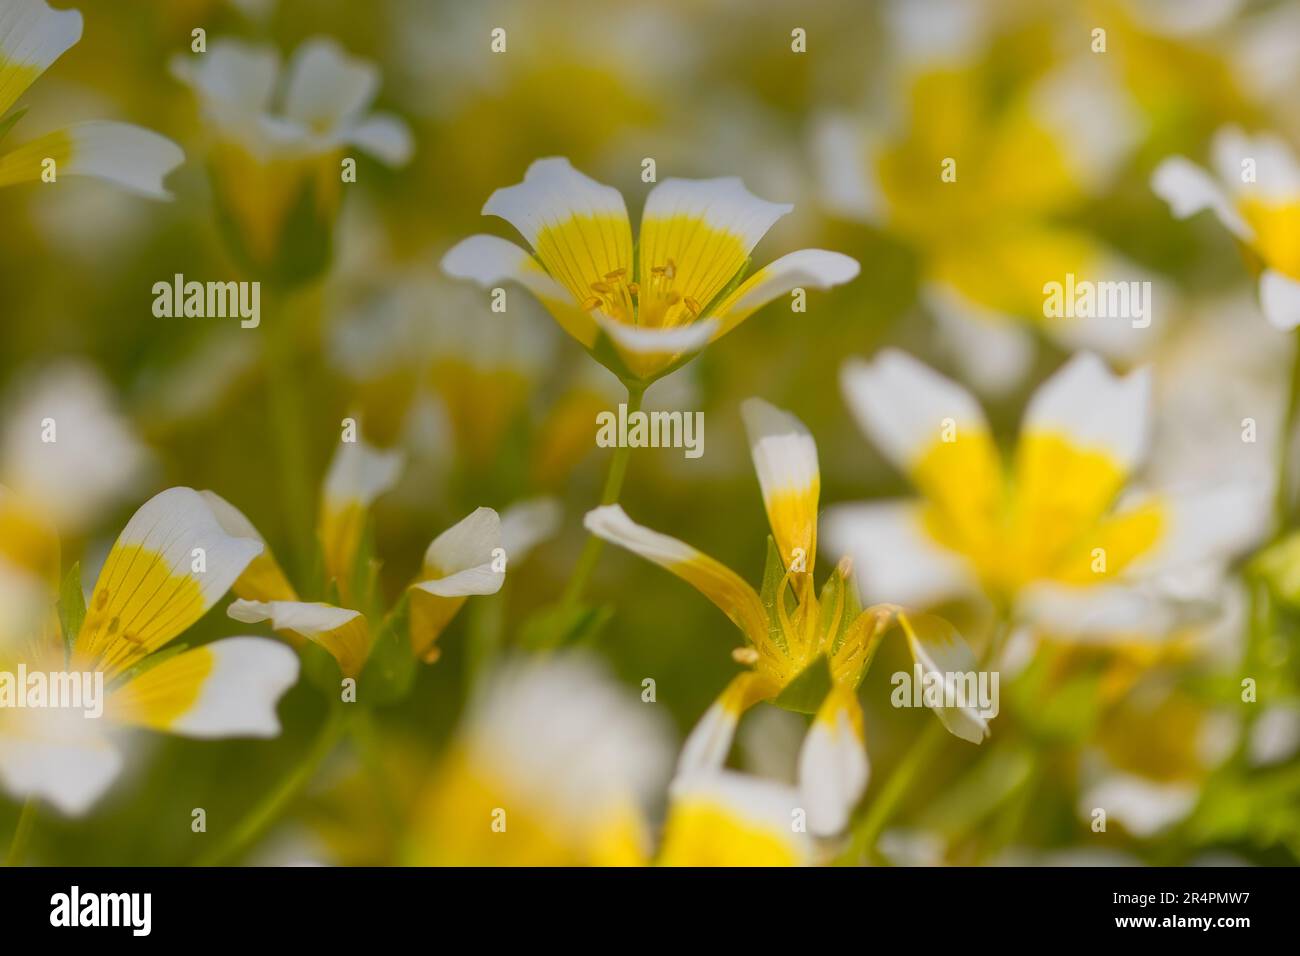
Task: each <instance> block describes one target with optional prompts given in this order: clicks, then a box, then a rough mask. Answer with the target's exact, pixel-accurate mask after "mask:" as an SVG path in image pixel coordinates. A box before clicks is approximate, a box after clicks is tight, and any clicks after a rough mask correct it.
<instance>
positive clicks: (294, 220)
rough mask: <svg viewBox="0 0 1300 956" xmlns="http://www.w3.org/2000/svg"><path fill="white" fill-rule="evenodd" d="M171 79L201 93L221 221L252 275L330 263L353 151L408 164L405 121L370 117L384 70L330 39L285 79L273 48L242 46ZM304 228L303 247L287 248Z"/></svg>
mask: <svg viewBox="0 0 1300 956" xmlns="http://www.w3.org/2000/svg"><path fill="white" fill-rule="evenodd" d="M172 72H173V73H174V74H175V76H176V77H177V78H178V79H180V80H181V81H182V82H184V83H186V84H188V85H189V86H190V87H191V88H192V89H193V90H194V92H195V95H196V96H197V97H198V99H199V102H200V104H201V106H202V110H203V115H204V117H205V119H206V120H207V122H208V123H209V124H210V128H211V133H212V139H213V143H212V147H211V161H210V166H211V169H212V175H213V182H214V185H215V187H216V198H217V202H218V204H219V208H220V214H221V219H222V223H223V225H225V226H226V227H227V232H228V234H229V235H230V237H231V238H232V240H233V241H234V242H235V247H236V249H237V250H238V251H239V252H240V253H241V254H242V255H243V256H244V257H245V258H246V260H247V261H248V262H249V264H251V265H253V266H255V267H258V268H261V269H272V270H277V271H279V272H281V273H283V274H285V275H287V276H289V277H293V278H301V277H304V276H309V275H312V274H314V273H315V272H316V271H319V269H320V268H321V267H322V265H323V263H325V262H327V261H328V258H329V254H330V249H331V236H330V233H331V227H332V225H333V223H334V219H335V216H336V215H337V212H338V205H339V200H340V197H341V183H342V176H341V170H340V161H341V159H342V158H343V156H344V154H345V151H346V150H347V149H348V148H350V147H355V148H356V149H359V150H361V151H362V152H365V153H368V154H369V155H371V156H374V157H375V158H376V159H378V160H380V161H381V162H383V163H385V164H387V165H390V166H401V165H404V164H405V163H406V162H407V161H408V160H409V159H410V157H411V153H412V149H413V146H412V142H411V134H410V131H409V130H408V129H407V127H406V125H405V123H403V122H402V121H401V120H400V119H398V118H397V117H395V116H392V115H390V114H387V113H372V112H370V107H371V104H372V103H373V102H374V99H375V96H376V94H377V92H378V88H379V71H378V69H377V68H376V67H375V66H374V64H372V63H369V62H367V61H364V60H360V59H357V58H355V57H352V56H349V55H348V54H347V53H346V52H345V51H344V50H343V48H342V47H341V46H340V45H339V44H338V43H337V42H336V41H335V40H333V39H331V38H328V37H313V38H310V39H308V40H306V41H304V42H303V44H302V45H301V46H299V47H298V49H297V50H296V51H295V52H294V54H293V57H292V58H291V59H290V61H289V64H288V66H287V68H286V69H285V70H284V71H283V74H282V72H281V69H280V60H279V56H278V54H277V53H276V51H275V50H273V49H271V48H269V47H262V46H253V45H249V44H245V43H242V42H240V41H237V40H218V41H214V42H213V43H212V44H211V45H210V47H209V49H208V51H207V52H206V53H204V54H202V55H200V56H197V57H194V58H177V59H176V60H174V61H173V63H172ZM277 90H281V91H282V94H281V95H279V96H277ZM299 226H301V227H303V228H302V231H301V232H295V236H296V241H295V242H291V243H290V242H286V231H287V230H290V229H296V228H298V227H299ZM286 246H292V247H294V248H286Z"/></svg>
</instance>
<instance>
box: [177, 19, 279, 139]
mask: <svg viewBox="0 0 1300 956" xmlns="http://www.w3.org/2000/svg"><path fill="white" fill-rule="evenodd" d="M171 72H172V75H173V76H175V77H176V78H177V79H179V80H180V81H181V82H183V83H185V84H187V85H188V86H189V87H190V88H191V89H193V90H194V92H195V93H196V94H197V95H198V97H199V99H200V100H201V101H202V102H203V105H204V107H205V109H206V110H207V111H208V112H209V113H210V114H211V115H212V116H213V118H214V119H217V120H219V121H220V122H222V123H224V124H228V125H229V126H235V125H238V124H240V123H247V122H250V121H252V120H253V119H254V118H256V117H257V116H259V115H261V114H263V113H266V112H267V111H268V110H269V109H270V107H271V94H272V93H273V92H274V91H275V81H276V78H277V77H278V76H279V73H280V58H279V56H278V55H277V54H276V52H275V50H274V49H272V48H271V47H262V46H252V45H250V44H247V43H243V42H241V41H239V40H224V39H219V40H214V41H212V43H210V44H209V46H208V52H207V53H202V54H199V55H197V56H194V57H176V58H175V59H173V60H172V62H171Z"/></svg>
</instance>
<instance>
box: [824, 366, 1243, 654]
mask: <svg viewBox="0 0 1300 956" xmlns="http://www.w3.org/2000/svg"><path fill="white" fill-rule="evenodd" d="M842 383H843V387H844V391H845V396H846V401H847V402H848V405H849V407H850V410H851V411H852V412H853V414H854V415H855V417H856V418H857V420H858V423H859V425H860V426H861V427H862V429H863V430H864V431H865V432H866V434H867V435H868V436H869V437H870V438H871V439H872V440H873V441H874V442H875V444H876V446H877V447H878V448H879V449H880V450H881V452H882V453H883V454H884V455H885V456H886V457H887V458H888V459H889V460H890V461H891V462H892V463H893V464H894V465H896V466H897V467H898V468H900V469H901V470H902V471H904V472H905V473H906V474H907V475H908V477H910V478H911V480H912V482H913V483H914V484H915V485H916V487H917V488H918V489H919V490H920V492H921V496H922V497H921V499H920V500H919V501H887V502H871V503H863V504H851V505H840V506H836V507H835V508H832V509H831V512H830V514H829V515H828V516H827V527H828V531H827V537H828V540H829V541H830V542H831V543H832V545H833V547H834V548H835V549H836V551H837V552H847V553H849V554H851V555H852V556H853V559H854V562H855V564H856V566H857V567H858V569H859V570H860V571H861V572H862V573H861V576H860V578H859V581H860V583H861V585H862V589H863V598H864V600H870V599H873V598H874V596H876V595H880V594H889V595H891V596H895V597H896V599H897V600H902V601H908V602H915V603H917V604H923V605H924V604H929V603H933V602H936V601H940V600H944V599H947V598H951V597H957V596H961V595H963V594H969V593H972V592H974V593H978V592H983V593H984V594H986V595H988V596H989V597H990V598H992V600H993V601H994V602H995V604H997V605H998V606H999V607H1001V608H1004V609H1013V608H1014V609H1015V610H1018V611H1019V612H1021V613H1024V614H1026V615H1027V616H1029V617H1032V618H1036V619H1038V620H1039V621H1040V622H1041V623H1042V624H1043V625H1044V626H1046V627H1048V628H1049V629H1050V630H1053V631H1056V632H1057V633H1064V634H1072V635H1076V636H1082V635H1086V634H1087V635H1100V634H1106V633H1112V634H1113V633H1118V632H1125V631H1145V632H1148V633H1149V632H1150V631H1151V628H1152V622H1153V621H1157V620H1165V619H1166V618H1167V615H1166V614H1165V613H1164V608H1163V603H1164V602H1163V599H1164V598H1166V597H1171V596H1172V592H1173V590H1174V589H1175V586H1176V583H1177V579H1178V576H1179V575H1192V574H1194V573H1199V572H1202V571H1204V570H1205V569H1206V568H1211V569H1214V570H1216V572H1217V573H1218V575H1221V572H1222V568H1223V566H1224V565H1226V562H1227V561H1228V559H1229V558H1230V557H1231V555H1232V554H1233V553H1234V552H1235V551H1237V550H1239V549H1240V548H1242V547H1244V546H1246V545H1247V544H1249V543H1250V541H1251V540H1252V539H1253V538H1255V537H1256V536H1257V535H1258V534H1259V533H1260V531H1261V530H1262V529H1260V527H1259V524H1260V521H1259V518H1260V512H1259V509H1258V508H1257V507H1256V496H1255V495H1254V494H1253V493H1252V491H1251V489H1250V488H1249V487H1248V486H1246V485H1245V484H1244V483H1240V482H1235V483H1234V482H1229V481H1225V482H1220V483H1216V484H1215V485H1214V486H1212V487H1208V488H1207V487H1199V486H1187V485H1183V486H1180V487H1174V488H1169V489H1162V490H1159V491H1156V490H1147V491H1143V490H1138V489H1137V488H1133V487H1130V486H1131V485H1132V484H1133V482H1131V476H1132V475H1133V473H1134V472H1135V470H1136V469H1137V468H1138V466H1139V465H1140V464H1141V463H1142V461H1143V459H1144V457H1145V455H1146V452H1147V448H1148V444H1149V435H1148V432H1149V428H1148V421H1149V417H1150V404H1151V401H1150V392H1151V386H1150V373H1149V370H1146V369H1143V370H1139V371H1135V372H1132V373H1130V374H1129V375H1127V376H1124V377H1118V376H1115V375H1113V374H1112V373H1111V372H1110V370H1109V369H1107V367H1106V365H1105V363H1104V362H1102V361H1101V360H1100V359H1099V358H1097V357H1096V356H1095V355H1092V354H1089V353H1081V354H1079V355H1076V356H1075V357H1074V358H1073V359H1071V360H1070V361H1069V362H1068V363H1066V365H1065V366H1063V367H1062V368H1061V369H1059V370H1058V371H1057V372H1056V373H1055V374H1054V375H1053V376H1052V377H1051V378H1049V379H1048V380H1047V381H1046V382H1045V383H1043V384H1042V385H1041V386H1040V387H1039V389H1038V391H1037V392H1036V393H1035V395H1034V397H1033V399H1032V400H1031V401H1030V403H1029V406H1028V409H1027V410H1026V412H1025V416H1024V420H1023V422H1022V424H1021V430H1020V439H1019V442H1018V444H1017V446H1016V452H1015V457H1014V460H1013V462H1012V463H1011V466H1010V467H1009V468H1004V466H1003V462H1002V458H1001V455H1000V454H999V451H998V448H997V446H996V445H995V443H994V439H993V434H992V432H991V430H990V428H989V425H988V422H987V421H986V420H985V418H984V414H983V412H982V410H981V409H980V406H979V404H978V402H977V401H976V400H975V399H974V398H973V397H972V396H971V395H970V394H969V393H968V392H967V391H966V390H965V389H963V388H962V387H961V386H960V385H958V384H957V383H955V382H953V381H951V380H950V379H947V378H945V377H944V376H942V375H940V374H939V373H937V372H935V371H933V370H932V369H930V368H928V367H927V366H925V365H923V364H921V363H920V362H918V361H916V360H915V359H913V358H911V357H910V356H908V355H906V354H904V353H902V352H898V351H896V350H892V349H890V350H886V351H884V352H882V353H881V354H880V355H878V356H877V357H876V359H875V360H874V361H872V362H864V361H861V360H852V361H850V362H849V363H847V364H846V365H845V367H844V370H843V373H842ZM1126 489H1127V491H1128V493H1126V494H1125V493H1124V492H1126Z"/></svg>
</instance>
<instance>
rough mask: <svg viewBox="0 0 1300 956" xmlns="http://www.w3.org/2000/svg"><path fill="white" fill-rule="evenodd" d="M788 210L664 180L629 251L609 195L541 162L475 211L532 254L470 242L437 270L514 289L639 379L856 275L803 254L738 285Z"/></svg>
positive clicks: (722, 184)
mask: <svg viewBox="0 0 1300 956" xmlns="http://www.w3.org/2000/svg"><path fill="white" fill-rule="evenodd" d="M791 208H792V207H791V206H788V205H781V204H778V203H770V202H766V201H764V200H762V199H759V198H758V197H756V196H754V195H753V194H751V193H750V192H749V191H748V190H747V189H745V187H744V185H743V184H742V183H741V182H740V180H739V179H735V178H726V179H701V180H687V179H667V180H664V181H663V182H662V183H659V184H658V185H657V186H655V188H654V189H652V190H651V191H650V195H649V196H647V197H646V205H645V212H644V214H643V215H642V220H641V231H640V237H639V239H638V241H637V242H636V244H635V246H634V244H633V238H632V226H631V223H630V221H629V220H628V215H627V207H626V205H624V202H623V197H622V195H621V194H620V193H619V192H618V190H617V189H614V188H613V187H611V186H604V185H601V184H600V183H598V182H596V181H595V180H594V179H591V178H590V177H588V176H584V175H583V174H582V173H580V172H578V171H577V170H576V169H574V168H573V167H572V166H571V165H570V164H569V161H568V160H567V159H558V158H551V159H539V160H537V161H536V162H534V163H533V164H532V165H531V166H529V167H528V172H527V173H526V174H525V175H524V181H523V182H522V183H519V184H517V185H514V186H509V187H507V188H504V189H498V190H497V191H496V192H494V193H493V194H492V195H491V196H490V197H489V198H488V201H487V203H486V204H485V205H484V206H483V214H484V215H494V216H500V217H501V218H502V219H505V220H506V221H507V222H509V223H510V224H511V225H513V226H514V227H515V228H516V229H517V230H519V233H520V234H521V235H522V236H523V237H524V239H525V240H526V241H527V242H528V244H529V246H530V247H531V248H532V250H533V255H529V253H528V252H527V251H525V250H524V249H522V248H520V247H519V246H517V245H515V244H514V243H512V242H508V241H507V240H505V239H500V238H498V237H496V236H488V235H478V236H471V237H470V238H468V239H466V240H464V241H462V242H461V243H460V244H458V245H457V246H456V247H455V248H453V249H452V250H451V251H450V252H448V253H447V256H446V258H445V259H444V260H443V268H444V269H446V271H447V272H448V273H449V274H451V275H453V276H458V277H460V278H466V279H473V280H474V281H476V282H479V283H480V284H482V285H484V286H489V287H490V286H494V285H497V284H499V283H502V282H506V281H511V282H517V283H519V284H520V285H522V286H524V287H525V288H526V289H528V290H529V291H531V292H532V293H533V294H534V295H535V296H537V298H538V299H540V300H541V302H542V303H543V304H544V305H545V306H546V308H547V309H548V310H549V311H550V313H551V314H552V315H553V316H554V317H555V320H556V321H557V322H558V323H559V324H560V326H561V327H562V328H563V329H564V330H565V331H566V332H568V333H569V334H570V335H571V336H573V337H574V338H575V339H577V340H578V342H580V343H581V344H582V346H583V347H584V348H586V349H587V350H588V351H589V352H591V354H592V355H593V356H594V357H595V358H596V359H597V360H598V361H600V362H601V363H602V364H604V365H605V366H607V367H608V368H609V369H610V370H611V371H613V372H614V374H616V375H618V376H619V378H621V379H623V380H624V381H625V382H633V383H637V382H639V383H647V382H651V381H653V380H654V379H656V378H659V377H660V376H662V375H664V374H666V373H667V372H669V371H671V370H672V369H673V368H675V367H677V366H678V365H680V364H682V363H683V362H685V361H687V360H689V359H690V358H691V356H693V355H694V354H695V353H697V352H699V351H700V350H701V349H703V348H704V346H705V345H707V344H708V343H710V342H713V341H716V340H717V339H719V338H721V337H722V336H723V335H725V334H726V333H727V332H729V331H731V330H732V329H734V328H735V327H736V326H737V325H739V324H740V323H741V322H743V321H744V320H745V319H746V318H748V317H749V316H750V315H751V314H753V313H754V312H756V311H757V310H758V309H760V308H762V307H763V306H764V305H766V304H767V303H769V302H771V301H772V300H773V299H775V298H777V297H778V296H781V295H784V294H786V293H788V292H789V291H790V290H792V289H794V288H796V287H802V286H810V287H814V288H819V289H825V288H829V287H831V286H835V285H839V284H841V283H843V282H847V281H849V280H850V279H852V278H853V277H854V276H855V275H857V273H858V264H857V263H856V262H855V261H854V260H852V259H850V258H849V257H848V256H845V255H841V254H840V253H837V252H826V251H824V250H820V249H804V250H801V251H799V252H793V253H790V254H789V255H786V256H782V257H781V258H780V259H778V260H776V261H775V262H773V263H771V264H770V265H768V266H765V267H764V268H762V269H759V270H758V271H757V272H755V273H754V274H753V275H751V276H750V277H749V278H747V279H744V281H741V280H742V279H743V278H744V273H745V270H746V268H747V266H748V263H749V253H750V251H751V250H752V249H753V248H754V246H755V244H757V242H758V241H759V240H760V239H761V238H762V237H763V235H764V234H765V233H766V232H767V231H768V229H770V228H771V226H772V224H773V223H775V222H776V221H777V220H778V219H779V218H781V216H783V215H785V214H786V213H788V212H789V211H790V209H791ZM634 250H635V251H634Z"/></svg>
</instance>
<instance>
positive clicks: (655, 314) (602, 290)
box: [582, 258, 704, 328]
mask: <svg viewBox="0 0 1300 956" xmlns="http://www.w3.org/2000/svg"><path fill="white" fill-rule="evenodd" d="M676 279H677V263H675V262H674V261H673V260H672V259H671V258H670V259H668V260H667V261H665V262H664V264H663V265H658V266H653V267H652V268H651V269H650V275H649V276H648V277H645V278H644V279H643V281H641V282H632V281H630V279H629V277H628V270H627V268H625V267H624V268H619V269H615V270H613V271H612V272H607V273H605V275H604V277H603V278H602V279H601V280H600V281H598V282H593V283H591V285H590V289H591V292H592V294H591V295H590V296H588V297H587V298H586V299H585V300H584V301H583V303H582V308H583V310H584V311H587V312H590V311H591V310H592V309H600V310H601V311H602V312H604V313H605V314H606V315H608V316H609V317H610V318H612V319H614V320H616V321H618V322H622V323H624V324H626V325H643V326H650V327H654V328H668V327H672V326H675V325H681V324H684V323H689V322H694V321H695V320H696V319H698V318H699V317H700V313H701V312H702V311H704V309H703V307H702V306H701V305H700V303H699V302H697V301H696V300H695V299H693V298H691V297H690V296H689V295H682V294H681V292H679V291H678V290H676V289H674V288H673V283H674V281H675V280H676Z"/></svg>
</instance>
